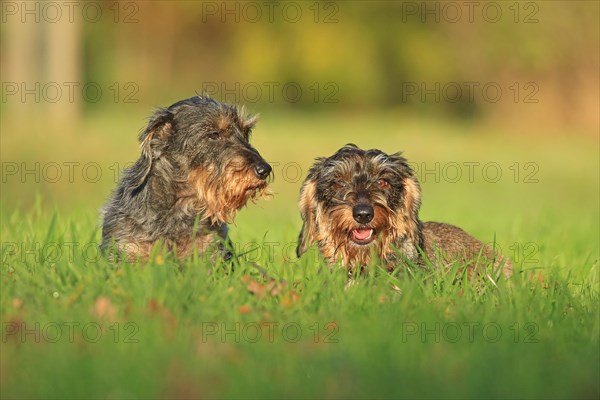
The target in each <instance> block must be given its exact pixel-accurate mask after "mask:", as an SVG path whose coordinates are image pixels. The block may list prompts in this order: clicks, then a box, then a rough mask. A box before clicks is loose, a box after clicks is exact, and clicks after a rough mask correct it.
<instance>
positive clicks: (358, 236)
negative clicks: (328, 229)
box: [350, 228, 375, 245]
mask: <svg viewBox="0 0 600 400" xmlns="http://www.w3.org/2000/svg"><path fill="white" fill-rule="evenodd" d="M350 240H351V241H353V242H354V243H356V244H360V245H366V244H369V243H371V242H372V241H373V240H375V230H374V229H373V228H357V229H352V230H351V231H350Z"/></svg>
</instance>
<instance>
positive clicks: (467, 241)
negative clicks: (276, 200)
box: [296, 144, 512, 279]
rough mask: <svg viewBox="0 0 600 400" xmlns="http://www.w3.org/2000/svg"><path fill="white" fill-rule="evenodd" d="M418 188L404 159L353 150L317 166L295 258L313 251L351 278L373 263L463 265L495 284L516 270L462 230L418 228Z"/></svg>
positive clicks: (304, 202) (306, 193)
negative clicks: (315, 248)
mask: <svg viewBox="0 0 600 400" xmlns="http://www.w3.org/2000/svg"><path fill="white" fill-rule="evenodd" d="M420 206H421V188H420V185H419V182H418V180H417V178H416V176H415V174H414V172H413V171H412V169H411V168H410V166H409V165H408V163H407V161H406V159H405V158H403V157H402V156H400V154H391V155H388V154H385V153H383V152H382V151H380V150H376V149H372V150H361V149H360V148H358V147H356V146H355V145H353V144H349V145H346V146H344V147H343V148H341V149H340V150H338V151H337V152H336V153H335V154H334V155H332V156H331V157H328V158H318V159H317V160H316V163H315V164H314V165H313V166H312V168H311V169H310V171H309V173H308V177H307V178H306V180H305V182H304V184H303V185H302V189H301V191H300V199H299V207H300V213H301V216H302V220H303V226H302V230H301V232H300V236H299V238H298V247H297V249H296V253H297V255H298V257H300V256H301V255H302V254H303V253H304V252H305V251H306V250H307V248H308V247H309V246H310V245H311V244H313V243H316V244H317V245H318V248H319V251H320V252H321V253H322V254H323V256H325V257H326V258H327V259H328V261H329V262H330V263H336V262H338V261H341V262H342V264H343V265H344V266H345V267H346V268H348V270H349V271H353V270H355V268H361V269H362V268H363V267H365V266H366V265H367V264H369V262H370V260H371V258H372V256H376V257H378V258H379V259H380V260H381V261H382V262H383V264H384V265H385V266H386V268H387V269H388V270H390V271H391V270H394V269H396V268H399V267H402V266H403V265H405V266H407V265H416V266H421V267H430V266H433V267H435V268H438V267H443V268H446V269H449V268H451V266H452V265H455V264H454V263H460V264H459V266H460V267H461V269H462V268H463V267H466V268H467V273H468V276H472V275H473V273H474V272H475V271H480V272H481V271H486V272H485V273H486V275H488V276H490V277H492V278H493V279H497V277H498V275H499V274H500V272H501V271H502V272H503V273H504V275H505V276H506V277H508V276H510V275H511V272H512V266H511V263H510V261H509V260H508V259H506V258H502V257H501V256H499V255H498V254H496V252H495V251H494V250H493V249H492V248H491V247H490V246H487V245H485V244H483V243H482V242H480V241H479V240H477V239H475V238H474V237H472V236H471V235H469V234H468V233H466V232H465V231H463V230H462V229H460V228H458V227H456V226H453V225H449V224H444V223H439V222H421V220H420V219H419V208H420Z"/></svg>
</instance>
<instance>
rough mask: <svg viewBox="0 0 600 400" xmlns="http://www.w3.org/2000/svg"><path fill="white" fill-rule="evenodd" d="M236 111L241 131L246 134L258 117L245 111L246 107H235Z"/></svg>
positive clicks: (252, 127)
mask: <svg viewBox="0 0 600 400" xmlns="http://www.w3.org/2000/svg"><path fill="white" fill-rule="evenodd" d="M236 111H237V114H238V120H239V121H240V125H241V128H242V130H243V131H244V132H246V133H250V132H251V131H252V129H254V126H255V125H256V122H257V121H258V117H259V115H258V114H254V115H253V114H250V112H249V111H248V110H247V109H246V106H241V107H237V108H236Z"/></svg>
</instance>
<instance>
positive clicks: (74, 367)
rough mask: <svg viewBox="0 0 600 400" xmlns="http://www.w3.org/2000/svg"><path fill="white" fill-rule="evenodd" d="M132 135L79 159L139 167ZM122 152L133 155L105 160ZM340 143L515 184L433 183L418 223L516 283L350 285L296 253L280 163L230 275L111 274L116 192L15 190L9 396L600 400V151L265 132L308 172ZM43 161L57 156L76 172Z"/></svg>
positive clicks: (393, 133) (456, 137)
mask: <svg viewBox="0 0 600 400" xmlns="http://www.w3.org/2000/svg"><path fill="white" fill-rule="evenodd" d="M105 123H106V124H108V123H107V122H105ZM129 125H130V126H129ZM129 125H128V127H127V129H123V130H122V131H117V132H114V133H111V134H110V135H114V138H115V140H114V141H111V139H110V138H112V137H113V136H110V137H109V139H108V140H99V139H98V135H100V133H99V132H101V131H102V126H101V125H100V126H98V124H96V123H92V122H90V126H94V127H95V128H94V129H96V130H97V131H94V130H92V131H91V133H90V134H89V136H88V137H84V138H82V141H83V142H84V144H83V145H81V148H82V151H81V154H82V155H80V157H81V158H82V160H96V161H98V163H100V164H102V165H103V166H109V165H111V163H113V162H115V161H117V162H126V161H131V160H132V159H133V158H134V157H135V156H136V151H137V149H136V147H135V135H134V132H135V129H137V128H138V127H139V125H140V124H137V125H136V124H134V123H131V122H130V123H129ZM327 132H333V133H331V134H330V135H328V134H327ZM129 136H132V137H129ZM121 137H127V140H126V141H127V143H126V145H123V146H121V145H119V146H118V149H116V150H115V151H117V153H114V154H113V153H111V149H112V147H114V143H118V140H120V139H117V138H121ZM63 139H64V140H65V141H69V140H71V139H69V138H63ZM3 140H5V139H3ZM345 142H356V143H357V144H359V145H361V146H364V147H380V148H382V149H383V150H386V151H395V150H399V149H404V150H405V155H406V156H407V157H408V158H409V160H411V161H413V162H426V163H435V162H436V161H439V162H442V163H447V162H458V163H460V164H461V165H462V163H463V162H481V163H482V164H485V163H487V162H490V161H494V162H497V163H498V164H499V165H501V167H502V172H503V173H504V174H505V175H503V177H504V178H503V179H500V180H499V181H498V182H493V183H492V182H487V181H486V180H485V179H482V178H481V177H476V179H475V180H474V182H468V180H466V179H461V180H460V181H458V182H455V183H452V182H448V181H447V180H444V179H441V180H440V181H439V182H435V179H433V177H430V179H425V182H424V183H423V185H422V186H423V208H422V217H423V219H424V220H440V221H445V222H451V223H454V224H457V225H459V226H461V227H464V228H465V229H466V230H468V231H469V232H471V233H473V234H474V235H475V236H477V237H479V238H481V239H482V240H484V241H488V242H491V241H493V240H494V238H495V240H496V241H497V243H498V245H499V246H500V248H501V249H502V250H503V252H504V253H505V254H507V255H509V256H510V257H511V258H512V259H513V261H514V263H515V274H514V277H513V279H512V282H511V283H510V284H509V283H508V282H506V281H500V282H499V283H498V287H494V286H493V285H491V284H489V285H484V286H482V287H478V288H474V287H470V286H468V285H466V286H465V285H463V286H459V285H453V284H451V282H452V281H453V279H452V278H453V277H452V276H449V275H448V274H445V273H442V272H437V273H430V274H426V273H423V272H418V271H417V272H416V273H415V276H413V277H412V278H408V277H406V276H403V275H400V274H397V275H395V274H392V275H390V274H387V273H385V272H383V271H381V270H380V269H378V268H377V267H374V268H372V269H371V270H370V271H369V274H368V275H367V276H366V277H364V278H361V279H359V281H358V284H357V285H354V286H352V287H350V288H346V277H345V274H344V272H343V271H340V270H339V269H333V270H330V269H329V268H327V267H325V266H324V265H323V263H322V262H320V261H319V259H318V257H317V256H316V253H315V252H314V251H312V252H309V253H308V254H307V255H306V256H305V257H303V258H302V259H301V260H296V259H295V257H293V252H294V244H295V240H296V237H297V234H298V230H299V227H300V221H299V216H298V212H297V209H296V205H295V198H296V196H297V192H298V189H299V185H300V182H297V181H295V180H294V179H290V177H288V179H283V178H282V171H281V167H279V170H278V167H276V168H275V173H276V178H275V182H274V183H273V189H274V191H275V192H276V195H275V196H274V197H273V199H271V200H268V201H259V202H258V203H257V204H256V205H251V206H249V207H248V208H247V209H244V210H243V211H242V212H241V213H240V215H239V217H238V219H237V220H236V224H235V226H232V227H231V233H232V239H233V241H234V242H235V243H236V244H237V246H238V249H239V252H240V253H243V252H245V253H246V254H245V255H244V256H242V257H240V259H239V260H238V261H239V262H238V263H237V266H236V268H235V269H234V270H231V269H229V268H227V267H226V266H223V265H210V264H209V263H207V262H205V261H204V260H202V259H201V258H200V259H189V260H185V261H176V260H173V259H172V258H170V257H169V256H168V255H162V254H155V256H154V257H153V259H152V261H151V262H149V263H147V264H139V265H138V264H122V265H120V268H118V269H117V268H115V266H114V265H111V264H110V263H109V262H107V261H106V260H104V259H102V258H101V257H99V256H98V255H97V253H96V249H95V246H94V245H93V244H94V243H97V242H98V240H99V233H100V232H99V228H98V216H97V215H98V214H97V208H98V207H99V206H100V205H101V204H102V202H103V200H104V198H105V197H106V195H107V192H108V190H110V188H111V187H112V186H113V185H114V182H111V180H110V179H102V180H101V181H99V182H97V183H95V184H89V183H87V182H74V183H68V182H63V181H61V182H58V183H56V184H53V185H50V184H46V185H45V186H44V185H43V184H39V185H38V184H33V183H32V182H25V183H23V182H21V181H14V180H13V181H11V180H9V181H8V182H5V184H4V185H3V189H6V190H3V199H2V200H3V207H2V213H1V215H2V231H1V232H2V264H1V289H2V290H1V294H0V317H1V321H2V327H1V328H2V330H1V337H2V341H1V343H0V345H1V346H2V351H1V353H0V368H1V370H0V371H1V373H0V387H1V394H2V397H3V398H15V397H16V398H57V399H58V398H61V399H64V398H156V397H165V398H182V397H188V398H191V397H209V398H215V397H223V398H236V397H239V398H242V397H244V398H247V397H252V398H285V397H293V398H298V397H300V398H325V397H329V398H401V397H404V398H465V397H472V398H582V397H585V398H598V396H600V387H599V381H598V376H599V374H600V367H599V365H600V358H599V354H600V347H599V334H600V322H599V311H600V308H599V279H598V273H599V271H598V253H599V249H598V248H599V244H598V241H599V240H598V213H599V211H598V176H597V171H598V168H597V166H598V165H597V164H598V159H597V153H596V151H595V148H594V145H595V144H596V142H594V141H593V140H589V139H582V138H580V139H574V138H567V137H560V136H557V137H550V138H544V140H542V139H541V138H536V137H531V138H527V139H522V138H517V137H510V136H504V135H503V133H502V132H499V133H494V132H488V133H486V134H485V135H481V134H475V132H473V129H472V128H469V127H457V126H445V125H441V124H440V125H436V124H435V123H434V122H428V123H424V122H422V123H421V124H417V123H416V122H410V121H408V122H402V123H401V124H399V125H397V124H396V121H395V120H394V119H393V117H391V116H381V117H377V118H374V117H361V116H357V117H354V118H348V117H345V118H339V116H333V117H314V119H313V120H311V123H310V124H308V123H307V122H306V118H302V117H301V116H294V115H290V116H285V117H280V118H274V119H268V118H266V119H265V120H264V121H263V122H261V125H259V128H258V129H257V131H256V137H255V140H254V143H255V144H256V147H257V148H259V149H260V150H261V153H262V154H263V155H264V156H265V157H266V158H267V159H268V160H270V161H272V162H279V163H280V165H284V164H285V163H289V162H295V163H297V164H298V165H299V166H300V168H301V169H302V173H303V174H305V173H306V168H307V166H308V165H310V162H311V160H312V158H314V157H315V156H319V155H328V154H330V153H331V152H333V151H334V150H335V149H336V148H337V147H339V146H340V145H342V144H343V143H345ZM6 143H8V146H9V147H10V148H11V150H12V151H13V153H12V154H13V157H15V158H14V160H23V159H25V160H28V159H29V160H36V159H38V157H41V156H40V155H41V154H43V150H42V149H44V148H45V146H44V143H43V141H42V143H39V150H35V151H37V152H38V153H39V154H37V153H35V151H34V152H32V153H26V152H25V150H24V149H25V146H24V144H23V143H22V142H20V141H19V140H18V139H17V138H16V136H13V137H9V138H8V139H7V141H6V142H5V144H6ZM317 143H318V145H317ZM47 148H48V149H50V147H47ZM596 148H597V145H596ZM49 151H50V152H52V151H56V153H55V154H52V153H51V154H45V157H46V158H45V159H46V160H55V161H61V162H62V161H65V160H70V159H69V156H68V154H67V152H65V151H64V150H49ZM558 153H560V154H561V156H560V161H559V160H558V157H557V155H556V154H558ZM98 154H103V155H101V156H99V155H98ZM27 157H29V158H27ZM5 159H6V158H5ZM515 162H518V163H519V165H521V166H522V165H524V163H525V162H534V163H536V165H537V166H538V172H537V173H536V175H535V177H536V178H537V179H538V181H537V183H536V182H533V183H525V182H523V179H519V180H518V182H515V181H514V179H513V177H512V176H511V175H510V173H512V171H511V170H510V169H509V167H510V166H511V165H513V163H515ZM429 165H432V164H429ZM590 171H595V172H590ZM422 180H423V178H422ZM37 192H40V193H42V195H43V197H38V198H37V200H35V193H37ZM90 243H91V245H90ZM252 262H256V263H257V264H259V265H260V266H262V267H263V268H264V269H266V270H267V271H268V275H269V276H270V277H271V278H272V279H274V282H270V281H269V280H268V279H265V278H264V277H263V276H262V275H261V274H260V273H259V272H258V270H257V269H256V268H254V267H253V266H252ZM283 281H285V283H283ZM394 285H395V286H397V287H398V288H399V290H394V289H392V287H393V286H394ZM99 327H100V328H101V329H102V331H101V334H100V335H98V332H99V331H98V330H97V328H99ZM17 328H19V330H17ZM84 328H85V329H84ZM259 332H260V334H261V336H260V337H257V334H258V333H259Z"/></svg>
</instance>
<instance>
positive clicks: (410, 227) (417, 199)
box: [401, 162, 421, 243]
mask: <svg viewBox="0 0 600 400" xmlns="http://www.w3.org/2000/svg"><path fill="white" fill-rule="evenodd" d="M403 164H404V165H403V182H402V185H403V191H404V203H403V204H402V211H401V214H402V218H403V220H404V223H405V224H406V228H407V233H408V235H409V236H410V237H411V238H412V239H413V241H414V242H415V243H419V242H418V235H419V229H420V228H419V225H420V223H421V222H420V220H419V209H420V208H421V185H420V184H419V180H418V179H417V177H416V176H415V174H414V172H413V170H412V169H411V168H410V167H409V166H408V164H407V163H406V162H404V163H403Z"/></svg>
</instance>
